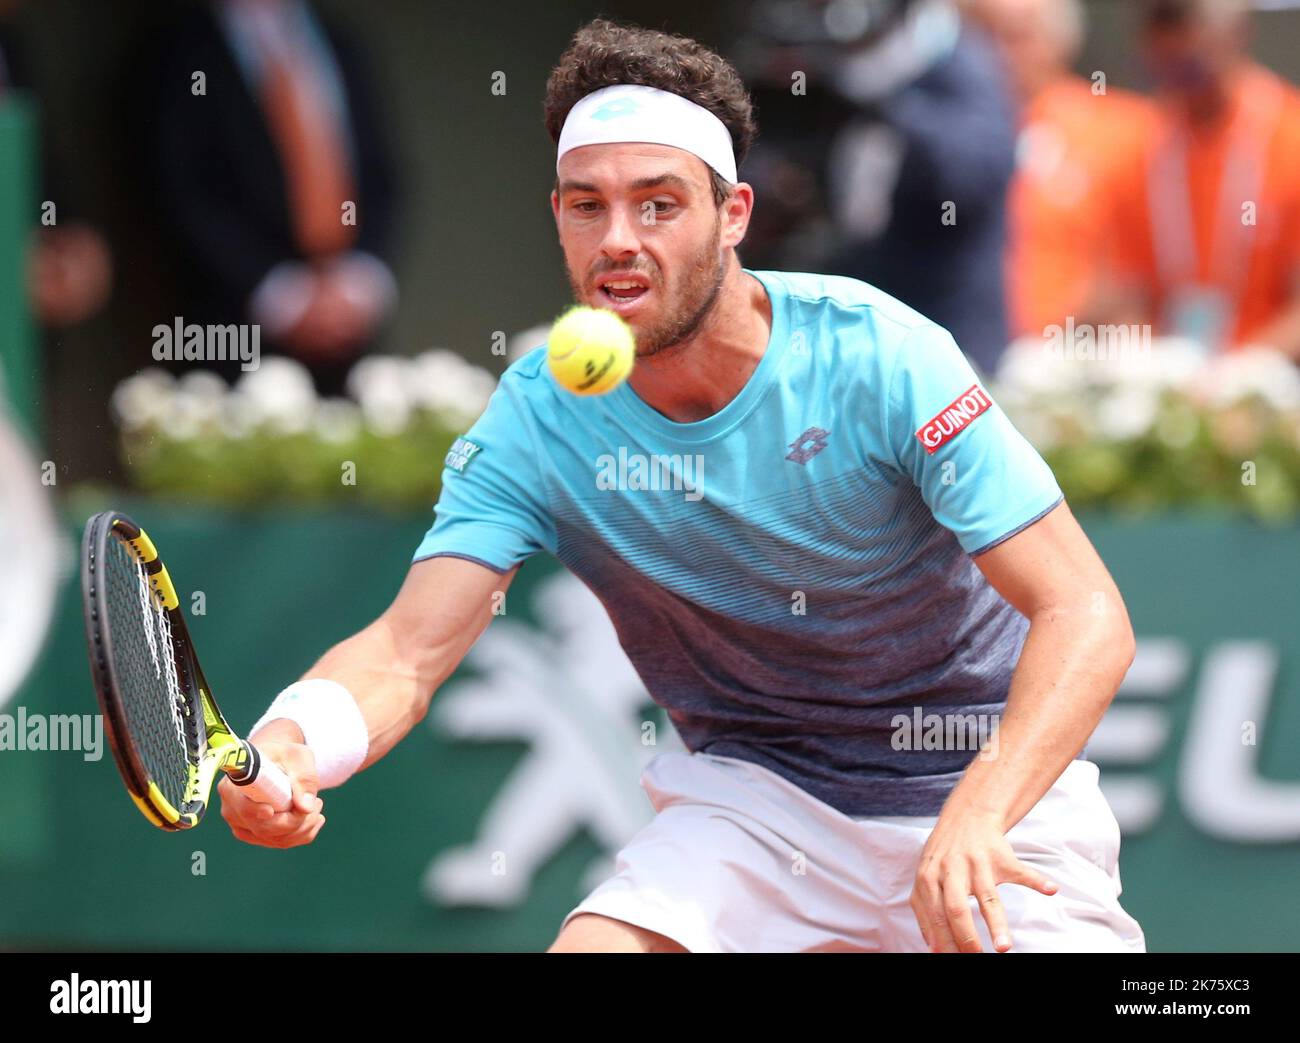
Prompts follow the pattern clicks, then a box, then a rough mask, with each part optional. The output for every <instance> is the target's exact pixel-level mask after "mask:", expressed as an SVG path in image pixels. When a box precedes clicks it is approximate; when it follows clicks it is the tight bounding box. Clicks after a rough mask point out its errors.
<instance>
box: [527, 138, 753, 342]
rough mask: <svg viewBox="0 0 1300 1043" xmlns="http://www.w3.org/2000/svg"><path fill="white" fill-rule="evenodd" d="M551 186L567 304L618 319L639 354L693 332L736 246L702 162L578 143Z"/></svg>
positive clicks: (661, 149) (631, 147) (669, 151)
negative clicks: (572, 300)
mask: <svg viewBox="0 0 1300 1043" xmlns="http://www.w3.org/2000/svg"><path fill="white" fill-rule="evenodd" d="M558 182H559V184H558V190H557V191H555V192H552V193H551V209H552V211H553V212H554V214H555V225H556V230H557V231H558V233H559V237H560V247H561V249H563V251H564V266H565V270H566V271H567V272H568V276H569V283H570V284H571V285H572V287H573V295H574V298H575V299H576V300H578V301H580V302H581V303H583V304H588V305H591V306H592V307H594V308H608V309H609V310H610V311H613V312H616V313H617V314H619V315H621V316H622V317H623V318H624V319H625V320H626V321H627V322H628V324H629V325H630V326H631V327H632V330H633V332H634V333H635V334H636V342H637V354H638V355H653V354H655V353H656V352H658V351H661V350H662V349H664V348H666V347H669V346H671V345H673V344H677V343H679V342H681V341H683V340H686V339H687V338H689V337H690V336H691V335H692V334H694V333H695V332H696V330H697V329H698V328H699V326H700V324H701V323H702V322H703V321H704V319H705V317H706V316H707V315H708V313H709V311H710V309H711V308H712V307H713V305H714V302H715V301H716V300H717V297H718V292H719V290H720V288H721V286H722V281H723V277H724V276H725V274H726V249H727V247H728V246H734V245H735V243H736V242H738V241H739V238H734V240H733V224H734V222H728V223H727V225H726V227H725V228H724V224H723V220H722V215H721V213H720V211H719V208H718V207H717V205H716V204H715V203H714V201H713V189H712V184H711V179H710V174H709V168H708V166H707V165H706V164H705V163H704V161H703V160H701V159H699V158H698V157H697V156H694V155H691V154H690V153H689V152H684V151H683V150H681V149H677V148H672V147H670V146H667V145H650V144H641V143H626V144H625V143H620V144H607V145H587V146H584V147H582V148H576V149H573V150H572V151H570V152H566V153H565V154H564V158H563V159H561V160H560V168H559V171H558ZM741 233H742V234H743V227H742V229H741Z"/></svg>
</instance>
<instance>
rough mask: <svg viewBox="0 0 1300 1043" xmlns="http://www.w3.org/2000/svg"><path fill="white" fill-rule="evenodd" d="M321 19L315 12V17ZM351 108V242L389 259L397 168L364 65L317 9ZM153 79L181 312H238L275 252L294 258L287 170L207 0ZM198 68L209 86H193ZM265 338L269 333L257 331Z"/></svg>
mask: <svg viewBox="0 0 1300 1043" xmlns="http://www.w3.org/2000/svg"><path fill="white" fill-rule="evenodd" d="M318 19H319V16H318ZM320 22H321V25H322V27H323V28H324V30H325V34H326V36H327V38H328V41H329V44H330V46H331V47H332V49H333V51H334V56H335V60H336V62H337V64H338V68H339V74H340V78H341V79H342V81H343V89H344V93H345V97H346V101H347V106H348V110H349V112H350V115H351V131H352V138H353V145H354V149H355V155H356V164H357V169H356V171H355V173H356V179H357V189H356V191H357V200H356V202H357V231H358V237H357V242H356V244H355V248H356V249H359V250H365V251H368V252H370V253H373V254H375V255H376V256H377V257H379V258H381V259H382V260H384V261H386V262H388V261H390V260H391V233H392V230H393V224H394V202H395V200H394V172H393V162H392V157H391V153H390V150H389V146H388V141H387V138H386V136H385V135H384V133H383V132H382V131H381V127H380V119H379V105H378V104H377V99H376V97H375V95H374V92H373V90H372V86H371V82H370V77H369V75H368V71H367V68H366V65H365V63H364V61H363V59H362V57H361V55H360V53H359V52H358V50H357V49H356V48H354V47H353V46H352V44H351V42H350V41H348V40H347V39H345V38H344V37H343V36H341V35H340V34H339V33H338V32H337V31H336V30H334V29H333V28H331V27H330V26H329V25H327V24H325V23H324V21H323V20H320ZM157 68H158V70H159V74H158V77H157V79H156V80H155V81H154V84H153V87H152V100H151V105H152V110H153V116H154V119H153V133H152V135H151V145H152V157H151V160H152V163H153V168H154V173H155V182H156V190H157V201H158V204H159V207H160V210H161V214H160V216H161V217H162V219H163V220H164V221H165V222H166V223H167V225H168V226H169V227H170V230H171V232H172V233H173V235H174V237H175V241H176V242H175V245H176V246H177V248H178V253H179V256H180V258H181V259H182V263H183V265H184V267H185V269H186V271H185V275H186V276H188V278H187V279H186V280H185V281H186V282H187V283H188V288H189V294H188V297H189V301H188V304H187V308H188V310H187V312H186V314H185V319H186V320H187V321H194V322H245V321H248V319H247V310H246V309H247V304H248V299H249V296H250V294H251V293H252V292H253V290H254V289H255V288H256V287H257V285H258V283H259V282H261V280H262V278H263V277H264V276H265V275H266V274H267V272H269V271H270V270H271V269H272V268H273V267H274V266H275V265H276V264H278V263H279V262H281V261H285V260H291V259H297V258H300V256H301V255H300V252H299V249H298V246H297V243H296V242H295V238H294V232H293V224H292V217H291V215H290V210H289V202H288V196H287V192H286V187H285V178H284V171H283V169H282V166H281V163H280V158H279V155H278V153H277V151H276V147H275V144H274V142H273V141H272V138H271V133H270V130H269V129H268V126H267V121H266V117H265V116H264V114H263V111H262V108H261V104H260V100H259V99H258V98H257V97H256V96H255V95H254V94H253V93H251V92H250V90H249V88H248V86H247V84H246V83H245V80H244V77H243V75H242V73H241V70H240V67H239V65H238V62H237V59H236V58H235V55H234V54H233V53H232V51H231V49H230V46H229V44H228V42H227V39H226V36H225V34H224V32H223V31H222V28H221V26H220V24H219V23H218V20H217V15H216V14H215V12H214V11H213V10H212V9H211V8H209V7H208V6H206V5H205V6H203V7H201V8H199V9H197V10H194V11H193V12H191V13H190V14H189V15H188V16H187V17H186V18H184V19H183V20H182V21H181V22H180V23H179V24H178V25H177V26H176V28H175V30H174V31H173V33H172V34H171V35H170V38H169V39H167V40H166V43H165V46H164V47H163V49H162V53H161V54H160V55H159V56H158V61H157ZM195 71H202V72H203V73H205V74H206V77H207V94H206V96H195V95H194V94H193V93H192V92H191V78H192V76H193V74H194V72H195ZM264 343H265V342H264Z"/></svg>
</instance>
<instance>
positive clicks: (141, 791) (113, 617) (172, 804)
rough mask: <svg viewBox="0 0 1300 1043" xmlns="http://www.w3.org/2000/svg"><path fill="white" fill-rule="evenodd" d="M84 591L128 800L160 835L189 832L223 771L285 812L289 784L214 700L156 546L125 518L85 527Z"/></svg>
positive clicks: (106, 516) (95, 672) (102, 697)
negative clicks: (235, 728)
mask: <svg viewBox="0 0 1300 1043" xmlns="http://www.w3.org/2000/svg"><path fill="white" fill-rule="evenodd" d="M81 593H82V599H83V608H84V610H85V616H86V642H87V646H88V648H89V651H90V674H91V678H92V680H93V681H94V684H95V695H96V697H97V698H98V699H99V705H100V709H101V710H102V711H103V714H104V723H105V728H106V731H107V733H108V741H109V746H110V747H111V748H112V750H113V759H114V760H115V761H117V768H118V771H119V772H121V774H122V781H123V782H125V783H126V788H127V791H128V792H129V793H130V794H131V799H132V800H134V801H135V803H136V806H137V807H138V808H139V809H140V811H141V812H142V813H143V814H144V817H145V818H147V819H148V820H149V821H150V822H152V823H153V824H154V825H155V826H158V827H159V828H160V829H166V830H180V829H191V828H193V827H194V826H197V825H198V824H199V821H200V820H201V819H202V818H203V813H204V812H205V811H206V810H207V806H208V797H209V794H210V793H211V791H212V785H213V783H214V782H215V780H216V777H217V773H218V772H225V773H226V774H227V775H228V776H229V777H230V781H231V782H233V783H235V785H237V786H246V787H248V795H249V796H250V797H252V798H253V799H254V800H257V801H260V802H261V803H264V804H271V805H272V806H273V807H275V808H277V809H278V810H286V809H288V807H289V805H290V802H291V799H292V796H293V789H292V787H291V785H290V783H289V779H288V776H286V775H285V774H284V772H283V771H281V770H280V768H279V767H278V766H277V765H275V764H274V763H272V762H271V761H269V760H265V759H263V758H262V757H261V756H260V755H259V754H258V752H257V749H256V748H255V747H254V746H253V745H252V744H251V743H249V742H247V741H245V740H243V739H241V738H239V737H238V736H237V735H235V733H234V732H233V731H231V729H230V725H228V724H227V723H226V719H225V718H224V717H223V716H222V715H221V710H220V709H218V707H217V703H216V700H214V699H213V698H212V689H211V688H209V686H208V682H207V679H206V678H205V677H204V676H203V670H202V669H201V668H200V666H199V660H198V657H197V656H196V655H195V654H194V643H193V641H191V640H190V634H189V630H188V629H187V628H186V626H185V616H184V614H183V613H182V612H181V609H180V599H179V598H178V597H177V595H176V588H175V587H174V586H172V581H171V577H170V576H169V575H168V574H167V568H166V566H164V565H163V563H162V559H161V558H160V557H159V556H158V550H157V548H156V547H154V545H153V541H151V540H150V539H149V537H148V536H147V535H146V534H145V532H144V530H143V529H141V528H140V526H138V525H137V524H136V523H135V522H134V521H132V520H131V519H130V518H129V517H127V516H126V515H125V514H122V513H120V512H119V511H103V512H101V513H99V514H96V515H95V516H94V517H92V518H91V519H90V520H89V521H88V522H86V533H85V537H84V539H83V540H82V557H81Z"/></svg>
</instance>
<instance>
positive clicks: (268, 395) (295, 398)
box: [236, 355, 317, 433]
mask: <svg viewBox="0 0 1300 1043" xmlns="http://www.w3.org/2000/svg"><path fill="white" fill-rule="evenodd" d="M236 387H237V389H238V391H239V392H240V394H242V395H243V396H244V397H245V399H246V400H247V402H248V405H249V409H250V411H251V415H252V417H253V419H254V422H255V423H259V424H261V423H265V424H268V425H270V426H272V427H275V428H278V429H279V430H281V431H286V432H291V433H296V432H300V431H305V430H307V428H308V427H309V426H310V425H311V422H312V418H313V416H314V415H315V412H316V401H317V400H316V388H315V386H314V385H313V384H312V380H311V374H310V373H308V371H307V369H306V367H305V366H303V365H302V364H301V363H299V362H295V361H294V360H293V359H287V358H283V357H281V356H278V355H272V356H269V357H265V358H263V359H262V361H261V364H260V365H259V366H258V368H257V369H255V370H252V371H250V372H248V373H245V374H244V375H243V376H242V377H240V378H239V383H238V384H237V385H236Z"/></svg>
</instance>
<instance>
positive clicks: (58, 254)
mask: <svg viewBox="0 0 1300 1043" xmlns="http://www.w3.org/2000/svg"><path fill="white" fill-rule="evenodd" d="M19 6H20V4H19V3H18V2H17V0H0V104H3V103H4V100H5V98H6V96H7V95H9V94H10V93H11V92H13V93H23V92H27V93H31V94H33V96H34V94H35V91H34V87H35V85H34V84H33V82H32V80H31V77H30V75H29V73H28V70H27V66H26V64H25V61H24V54H23V48H22V45H21V42H20V41H19V39H18V37H17V35H16V34H15V33H14V32H13V31H12V29H11V25H10V17H11V16H12V15H13V14H14V13H15V12H16V10H17V9H18V7H19ZM41 179H42V184H41V191H42V197H43V199H45V200H49V201H50V202H52V203H54V205H55V209H54V211H53V220H54V223H53V224H41V225H39V226H38V227H37V228H36V231H35V233H34V238H33V240H32V245H31V252H30V254H29V256H28V272H27V281H28V298H29V300H30V302H31V308H32V313H33V314H34V315H35V316H36V318H37V320H38V321H39V322H40V323H41V325H43V326H46V327H51V328H59V327H65V326H73V325H75V324H77V323H79V322H82V321H84V320H85V319H88V318H90V317H91V316H92V315H94V314H96V313H97V312H99V311H100V310H101V309H102V308H103V307H104V305H105V304H106V303H107V301H108V296H109V291H110V289H111V287H112V277H113V276H112V273H113V266H112V261H111V258H110V254H109V250H108V244H107V243H106V242H105V241H104V237H103V235H102V234H100V232H99V230H98V229H97V228H95V227H93V226H92V225H90V224H89V223H87V222H86V221H85V220H83V219H81V218H80V217H79V215H78V213H77V211H76V209H75V206H74V203H73V201H72V200H71V198H70V195H69V193H68V191H67V190H66V188H65V186H64V185H63V180H62V178H61V177H60V176H59V171H58V170H57V169H56V168H55V167H54V165H53V164H51V163H50V157H49V153H48V150H47V151H46V152H45V155H44V156H43V163H42V171H41ZM38 216H39V215H37V214H33V215H32V222H33V225H36V221H37V218H38Z"/></svg>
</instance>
